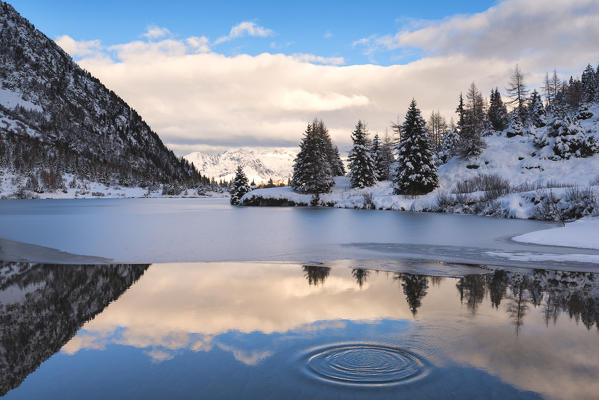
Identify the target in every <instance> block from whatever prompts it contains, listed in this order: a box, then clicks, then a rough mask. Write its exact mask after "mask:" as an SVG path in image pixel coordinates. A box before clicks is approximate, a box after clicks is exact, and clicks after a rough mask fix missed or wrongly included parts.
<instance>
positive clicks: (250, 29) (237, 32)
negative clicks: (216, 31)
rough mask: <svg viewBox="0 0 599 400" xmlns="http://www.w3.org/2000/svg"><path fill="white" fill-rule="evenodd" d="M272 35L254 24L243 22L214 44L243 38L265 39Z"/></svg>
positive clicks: (271, 32) (267, 30)
mask: <svg viewBox="0 0 599 400" xmlns="http://www.w3.org/2000/svg"><path fill="white" fill-rule="evenodd" d="M273 33H274V32H273V31H271V30H270V29H267V28H264V27H262V26H260V25H257V24H255V23H254V22H249V21H244V22H241V23H239V24H237V25H235V26H234V27H232V28H231V31H230V32H229V34H228V35H226V36H222V37H220V38H218V39H216V40H215V41H214V44H220V43H224V42H228V41H229V40H233V39H236V38H239V37H243V36H256V37H267V36H271V35H272V34H273Z"/></svg>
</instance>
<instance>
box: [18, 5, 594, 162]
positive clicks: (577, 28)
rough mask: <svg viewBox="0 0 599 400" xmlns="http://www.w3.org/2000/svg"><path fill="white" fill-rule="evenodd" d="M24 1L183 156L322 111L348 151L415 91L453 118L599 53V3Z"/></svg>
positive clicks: (36, 19)
mask: <svg viewBox="0 0 599 400" xmlns="http://www.w3.org/2000/svg"><path fill="white" fill-rule="evenodd" d="M12 4H13V5H14V6H15V8H16V9H17V10H18V11H19V12H20V13H21V14H22V15H23V16H25V17H26V18H28V19H29V20H30V21H31V22H32V23H34V24H35V25H36V27H37V28H38V29H40V30H42V31H43V32H44V33H46V34H47V35H48V36H49V37H51V38H53V39H55V40H56V41H57V43H58V44H59V45H61V46H62V47H63V48H64V49H65V50H66V51H67V52H69V53H70V54H71V55H72V56H73V57H74V59H75V60H76V61H77V62H78V63H79V64H80V65H81V66H83V67H84V68H86V69H87V70H89V71H90V72H91V73H92V74H93V75H95V76H97V77H98V78H100V79H101V80H102V82H104V83H105V84H106V85H107V86H108V87H109V88H111V89H113V90H115V91H116V92H117V93H118V94H120V95H121V96H122V97H123V98H124V99H125V101H127V102H128V103H129V104H130V105H132V106H133V107H134V108H135V109H137V110H138V111H139V112H140V114H141V115H142V116H143V117H144V119H145V120H146V121H147V122H148V123H149V124H150V125H151V126H152V128H153V129H154V130H155V131H157V132H158V134H159V135H160V136H161V137H162V139H163V140H164V142H165V143H166V144H167V145H168V146H169V147H171V148H172V149H174V150H175V151H176V152H177V153H178V154H186V153H189V152H191V151H195V150H200V149H205V148H207V147H209V146H225V147H230V146H256V145H261V146H289V145H296V144H297V143H298V141H299V139H300V137H301V134H302V132H303V130H304V129H305V125H306V123H307V122H308V121H310V120H311V119H313V118H314V117H319V118H322V119H324V121H325V123H326V124H327V126H328V127H329V129H330V130H331V133H332V135H333V139H334V140H335V141H336V142H337V143H338V144H339V145H341V146H344V145H347V144H348V143H349V134H350V131H351V129H352V127H353V125H354V124H355V123H356V122H357V120H358V119H362V120H364V121H366V123H367V124H368V127H369V129H370V131H371V132H380V133H384V132H385V130H386V129H387V128H388V127H389V125H390V124H391V122H392V121H394V120H396V119H397V118H398V116H399V117H400V118H401V117H402V115H403V114H404V112H405V109H406V108H407V105H408V103H409V101H410V99H411V98H412V97H414V98H415V99H416V100H417V102H418V103H419V105H420V107H421V108H422V109H423V112H424V113H425V114H426V115H428V114H430V112H431V111H432V110H434V109H435V110H436V109H438V110H440V111H441V113H442V114H444V115H445V116H446V117H447V118H448V119H449V118H450V117H451V116H452V114H453V109H455V105H456V98H457V96H458V95H459V93H460V91H462V90H465V89H466V88H467V86H468V85H469V84H470V83H471V82H473V81H474V82H475V83H476V84H477V85H478V86H479V88H480V89H481V90H482V91H483V93H485V94H487V93H488V92H489V90H490V89H491V88H493V87H495V86H498V87H499V89H500V91H504V88H505V86H506V83H507V80H508V77H509V75H510V72H511V70H512V69H513V67H514V66H515V65H516V64H519V65H520V67H521V69H522V70H523V71H524V72H525V74H526V75H525V78H526V81H527V82H528V84H529V85H530V86H539V85H540V84H541V81H542V79H543V77H544V74H545V72H546V71H552V70H553V69H554V68H555V69H557V71H558V73H559V74H560V75H561V76H562V77H569V76H570V75H571V74H574V75H579V74H580V71H582V69H583V68H584V66H586V64H587V63H591V64H593V65H595V66H596V65H597V63H598V62H599V53H597V49H598V47H597V43H599V2H598V1H597V0H534V1H531V0H528V1H526V0H506V1H499V2H497V1H483V0H479V1H463V2H446V1H427V2H405V3H404V2H403V1H393V0H391V1H374V2H363V1H344V2H337V3H335V2H323V1H302V2H296V4H290V5H283V6H281V5H273V4H276V3H272V2H267V1H252V2H247V1H228V2H209V3H208V2H197V1H191V0H189V1H183V0H180V1H177V0H174V1H170V2H165V1H154V0H146V1H127V2H121V1H117V0H106V1H103V2H101V3H95V2H94V3H93V4H92V2H81V1H77V0H55V1H53V2H46V1H33V0H13V1H12Z"/></svg>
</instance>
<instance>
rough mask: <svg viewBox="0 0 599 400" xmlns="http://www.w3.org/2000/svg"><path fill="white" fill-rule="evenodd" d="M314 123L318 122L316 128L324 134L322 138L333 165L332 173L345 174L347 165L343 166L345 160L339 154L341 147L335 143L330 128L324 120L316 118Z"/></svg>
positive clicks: (328, 157)
mask: <svg viewBox="0 0 599 400" xmlns="http://www.w3.org/2000/svg"><path fill="white" fill-rule="evenodd" d="M314 123H316V127H315V128H314V129H315V130H316V131H318V132H319V133H320V135H322V140H323V143H324V144H323V149H324V151H325V153H326V156H327V160H328V161H329V165H330V166H331V173H332V174H333V176H343V175H345V167H344V166H343V161H341V157H340V156H339V149H338V148H337V146H335V145H334V144H333V141H332V140H331V136H330V135H329V130H328V129H327V127H326V126H325V125H324V122H322V121H317V120H315V121H314Z"/></svg>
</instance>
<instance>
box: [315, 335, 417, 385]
mask: <svg viewBox="0 0 599 400" xmlns="http://www.w3.org/2000/svg"><path fill="white" fill-rule="evenodd" d="M306 371H307V372H308V374H309V375H312V376H314V377H315V378H318V379H321V380H325V381H329V382H334V383H339V384H347V385H360V386H368V385H376V386H381V385H396V384H400V383H407V382H412V381H414V380H416V379H420V378H422V377H424V376H426V375H427V374H428V368H427V365H426V362H425V361H424V360H423V359H421V358H420V357H419V356H417V355H415V354H414V353H411V352H409V351H407V350H403V349H400V348H396V347H390V346H384V345H378V344H345V345H340V346H333V347H328V348H324V349H322V348H321V349H318V350H316V351H314V352H312V353H310V354H308V357H307V363H306Z"/></svg>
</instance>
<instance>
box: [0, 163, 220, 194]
mask: <svg viewBox="0 0 599 400" xmlns="http://www.w3.org/2000/svg"><path fill="white" fill-rule="evenodd" d="M24 179H25V178H24V177H23V176H21V175H17V174H14V173H12V172H9V171H6V170H2V169H0V199H7V198H8V199H14V198H21V197H22V196H20V195H19V188H20V187H22V186H23V180H24ZM63 179H64V181H65V184H66V185H65V188H64V190H56V191H44V192H41V193H37V192H31V191H26V192H25V193H24V196H23V197H26V198H36V199H92V198H141V197H152V198H153V197H229V194H228V193H226V192H198V191H197V190H192V189H187V190H183V191H182V192H181V193H180V194H178V195H165V194H163V192H162V188H161V187H160V186H157V187H156V188H154V189H153V190H148V189H147V188H142V187H126V186H106V185H104V184H102V183H99V182H92V181H83V180H78V181H77V184H76V185H75V186H74V187H71V185H70V184H69V183H70V182H71V181H72V180H73V176H72V175H71V174H65V175H64V176H63Z"/></svg>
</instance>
